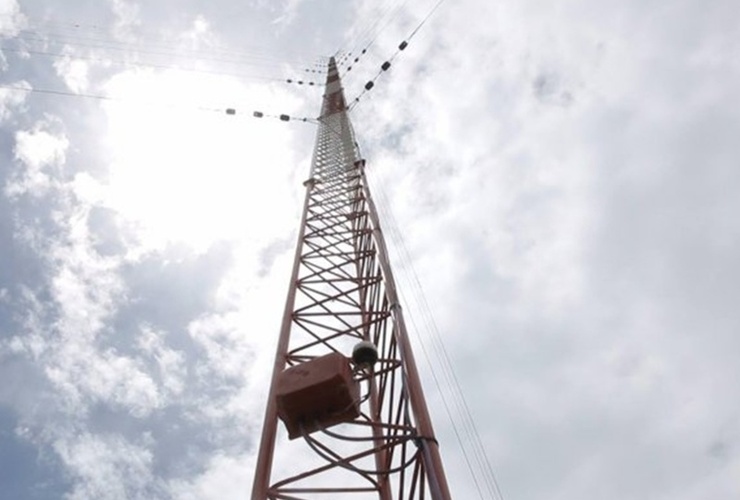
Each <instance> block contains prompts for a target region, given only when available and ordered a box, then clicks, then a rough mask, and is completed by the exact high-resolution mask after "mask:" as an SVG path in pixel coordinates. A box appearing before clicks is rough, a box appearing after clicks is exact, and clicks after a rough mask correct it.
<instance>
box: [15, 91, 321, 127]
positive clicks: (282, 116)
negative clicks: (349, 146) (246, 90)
mask: <svg viewBox="0 0 740 500" xmlns="http://www.w3.org/2000/svg"><path fill="white" fill-rule="evenodd" d="M0 88H3V89H8V90H15V91H18V92H26V93H33V94H47V95H55V96H65V97H77V98H82V99H94V100H98V101H117V102H131V103H136V104H142V105H147V106H152V107H162V108H186V109H187V108H189V109H195V110H197V111H206V112H211V113H219V114H226V115H229V116H235V115H237V114H240V115H243V114H242V113H239V112H238V110H237V108H217V107H210V106H197V105H196V106H193V105H181V104H178V103H172V102H158V101H145V100H142V99H138V98H127V97H117V96H109V95H103V94H91V93H82V92H70V91H66V90H56V89H43V88H31V87H19V86H14V85H6V84H3V83H0ZM246 116H251V117H252V118H271V119H277V120H280V121H282V122H290V121H294V122H303V123H310V124H312V125H318V123H319V122H318V120H316V119H315V118H308V117H296V116H291V115H288V114H273V113H264V112H262V111H250V112H248V113H247V115H246Z"/></svg>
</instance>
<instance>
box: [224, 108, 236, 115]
mask: <svg viewBox="0 0 740 500" xmlns="http://www.w3.org/2000/svg"><path fill="white" fill-rule="evenodd" d="M226 114H227V115H235V114H236V110H235V109H234V108H226Z"/></svg>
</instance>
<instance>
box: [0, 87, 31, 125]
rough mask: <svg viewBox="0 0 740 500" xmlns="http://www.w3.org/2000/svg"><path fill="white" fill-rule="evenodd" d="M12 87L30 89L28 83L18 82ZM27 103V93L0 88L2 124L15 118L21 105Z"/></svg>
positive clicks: (0, 121) (0, 117)
mask: <svg viewBox="0 0 740 500" xmlns="http://www.w3.org/2000/svg"><path fill="white" fill-rule="evenodd" d="M11 86H12V87H19V88H29V87H30V85H29V84H28V82H25V81H20V82H16V83H14V84H13V85H11ZM25 101H26V93H25V92H22V91H18V90H14V89H7V88H0V124H1V123H3V122H4V121H5V120H7V119H8V118H10V117H11V116H13V113H14V112H15V111H16V109H17V108H18V107H20V105H21V104H23V103H24V102H25Z"/></svg>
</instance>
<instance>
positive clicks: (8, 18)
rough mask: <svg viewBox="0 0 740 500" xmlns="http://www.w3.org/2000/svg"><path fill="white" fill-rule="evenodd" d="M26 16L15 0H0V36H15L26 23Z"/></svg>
mask: <svg viewBox="0 0 740 500" xmlns="http://www.w3.org/2000/svg"><path fill="white" fill-rule="evenodd" d="M26 22H27V20H26V16H24V15H23V14H22V13H21V11H20V6H19V5H18V2H16V1H15V0H2V1H0V37H2V38H9V37H13V36H16V35H17V34H18V32H19V31H20V30H21V29H23V28H24V27H25V25H26Z"/></svg>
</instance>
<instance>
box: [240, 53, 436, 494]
mask: <svg viewBox="0 0 740 500" xmlns="http://www.w3.org/2000/svg"><path fill="white" fill-rule="evenodd" d="M319 123H320V125H319V129H318V132H317V137H316V146H315V150H314V158H313V162H312V166H311V174H310V177H309V180H307V181H306V182H305V183H304V185H305V187H306V201H305V204H304V208H303V215H302V218H301V225H300V228H299V233H298V242H297V245H296V253H295V261H294V265H293V271H292V275H291V281H290V287H289V289H288V297H287V300H286V305H285V310H284V314H283V323H282V327H281V330H280V337H279V339H278V346H277V351H276V356H275V363H274V365H273V375H272V382H271V387H270V392H269V394H268V401H267V407H266V410H265V419H264V424H263V429H262V440H261V442H260V449H259V454H258V459H257V466H256V470H255V478H254V485H253V490H252V499H253V500H265V499H308V498H379V499H381V500H392V499H423V498H433V499H435V500H448V499H449V498H450V493H449V490H448V486H447V481H446V479H445V474H444V468H443V465H442V461H441V458H440V453H439V447H438V444H437V440H436V439H435V436H434V430H433V428H432V424H431V420H430V418H429V412H428V409H427V405H426V401H425V399H424V395H423V393H422V388H421V382H420V380H419V374H418V371H417V368H416V364H415V361H414V357H413V352H412V349H411V345H410V343H409V340H408V335H407V332H406V324H405V321H404V318H403V311H402V309H401V307H400V304H399V302H398V297H397V292H396V286H395V283H394V280H393V273H392V271H391V267H390V262H389V260H388V252H387V250H386V247H385V242H384V241H383V234H382V231H381V229H380V221H379V219H378V214H377V210H376V207H375V204H374V202H373V200H372V198H371V196H370V190H369V187H368V184H367V179H366V177H365V163H364V161H363V160H361V159H360V158H359V154H358V151H357V146H356V143H355V139H354V132H353V130H352V125H351V123H350V121H349V117H348V115H347V111H346V100H345V98H344V92H343V90H342V87H341V79H340V77H339V74H338V72H337V69H336V64H335V62H334V60H333V59H332V60H331V61H330V63H329V71H328V76H327V84H326V93H325V95H324V100H323V106H322V110H321V117H320V118H319ZM360 341H370V342H372V343H373V344H374V345H375V346H376V347H377V349H378V354H379V359H378V362H377V363H376V364H375V365H374V366H373V367H370V368H367V367H361V366H352V373H349V372H348V370H349V368H350V366H349V365H347V364H346V363H347V362H346V359H347V358H346V357H345V356H350V353H351V352H352V348H353V346H354V345H356V344H357V343H358V342H360ZM327 360H328V361H327ZM299 374H303V375H305V377H306V378H305V381H301V380H302V379H303V377H302V376H298V377H297V375H299ZM304 382H305V383H304ZM279 419H282V420H283V422H284V423H285V424H286V427H287V430H288V433H287V436H286V434H285V433H284V432H281V428H282V426H280V427H279V426H278V420H279ZM286 438H291V439H292V438H302V439H292V440H288V439H286ZM286 457H287V458H286Z"/></svg>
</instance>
